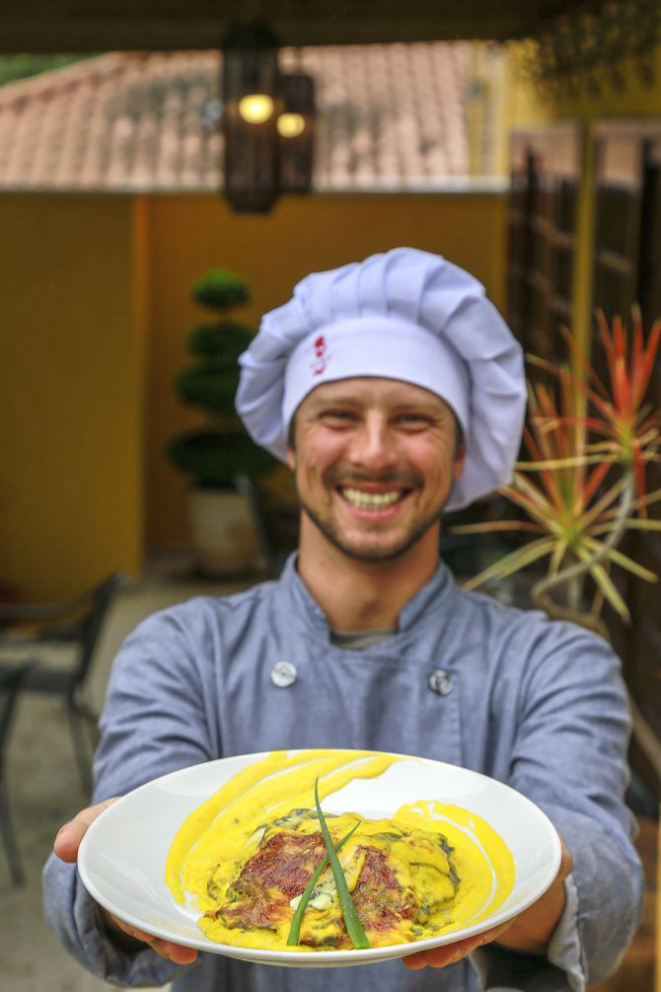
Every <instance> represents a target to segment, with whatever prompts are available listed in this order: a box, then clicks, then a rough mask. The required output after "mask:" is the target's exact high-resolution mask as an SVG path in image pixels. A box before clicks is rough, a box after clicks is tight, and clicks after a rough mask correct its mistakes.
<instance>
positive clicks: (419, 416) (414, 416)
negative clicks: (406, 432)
mask: <svg viewBox="0 0 661 992" xmlns="http://www.w3.org/2000/svg"><path fill="white" fill-rule="evenodd" d="M397 420H398V423H400V424H403V425H404V426H405V427H406V426H410V427H425V426H427V425H428V424H430V423H431V421H430V419H429V417H426V416H425V415H424V414H423V413H402V414H401V415H400V416H399V417H398V418H397Z"/></svg>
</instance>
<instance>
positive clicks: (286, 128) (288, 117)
mask: <svg viewBox="0 0 661 992" xmlns="http://www.w3.org/2000/svg"><path fill="white" fill-rule="evenodd" d="M304 130H305V118H304V117H303V115H302V114H280V116H279V117H278V132H279V133H280V134H281V135H282V137H283V138H298V136H299V134H301V133H302V132H303V131H304Z"/></svg>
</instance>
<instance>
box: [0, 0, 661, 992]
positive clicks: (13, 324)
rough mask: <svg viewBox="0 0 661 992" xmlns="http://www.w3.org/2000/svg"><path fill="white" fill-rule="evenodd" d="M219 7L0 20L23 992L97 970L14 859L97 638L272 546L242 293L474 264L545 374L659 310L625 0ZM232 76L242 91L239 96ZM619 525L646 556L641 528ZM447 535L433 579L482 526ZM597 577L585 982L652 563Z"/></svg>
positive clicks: (0, 561)
mask: <svg viewBox="0 0 661 992" xmlns="http://www.w3.org/2000/svg"><path fill="white" fill-rule="evenodd" d="M242 7H243V8H245V9H244V10H242V11H241V12H237V11H236V10H235V9H233V7H232V6H231V5H229V4H225V3H223V2H218V3H216V4H210V3H208V2H207V0H186V2H184V0H181V2H178V0H177V2H175V0H168V2H165V0H163V2H161V0H132V2H131V4H130V5H129V4H127V3H125V2H124V0H108V2H105V3H92V2H91V0H83V2H81V3H78V4H77V5H75V9H74V8H72V5H71V4H70V3H68V2H66V0H20V2H19V0H5V2H4V4H3V6H2V10H1V11H0V320H1V326H0V369H1V370H2V389H0V452H2V457H1V459H0V606H1V607H4V609H5V612H4V614H3V613H2V611H1V610H0V624H1V623H4V624H8V623H9V622H10V621H11V622H12V623H13V622H15V621H16V619H17V618H18V619H20V620H22V621H24V622H25V623H26V624H27V627H25V624H24V630H23V633H22V635H21V636H22V637H23V639H24V644H23V651H22V656H25V657H32V655H33V653H34V650H33V643H32V641H33V640H34V637H35V636H39V637H41V639H42V641H43V642H45V641H49V643H48V644H45V643H42V647H43V648H44V649H45V651H46V656H47V660H46V662H45V663H46V664H50V666H51V669H50V670H51V672H53V671H55V670H56V669H57V670H61V669H63V668H66V667H67V666H69V673H71V671H72V670H73V669H76V671H77V673H78V674H77V677H76V683H75V686H74V688H72V682H71V679H70V678H69V680H68V681H66V680H65V682H62V681H61V680H60V681H59V682H58V680H57V678H55V676H54V675H52V676H51V679H50V682H49V680H48V678H46V679H43V678H42V682H41V684H40V685H39V684H38V682H39V680H38V678H37V677H36V675H35V674H34V673H33V675H32V679H33V681H32V684H30V679H29V677H27V676H26V679H25V680H24V682H23V689H27V690H29V689H30V688H32V689H33V690H35V691H33V692H30V691H20V687H19V688H18V689H17V690H16V693H17V694H16V695H15V697H14V703H15V709H14V714H13V723H12V734H11V738H10V737H9V736H7V737H6V739H5V744H4V747H5V750H6V762H5V767H6V770H7V775H6V783H5V784H6V786H7V794H8V796H9V798H10V800H11V816H12V819H13V822H14V827H15V834H16V847H17V853H16V857H18V858H19V859H20V861H21V868H22V872H23V875H24V877H25V878H26V883H24V884H23V886H22V887H21V886H20V885H13V884H12V874H11V871H10V862H11V860H12V859H11V857H8V859H7V863H6V864H5V860H4V859H3V857H2V853H3V852H0V915H1V918H2V921H3V926H2V927H0V933H2V936H0V944H2V945H3V947H2V951H1V953H2V957H3V961H5V960H6V961H8V962H10V965H9V966H8V967H9V970H8V972H7V974H8V975H9V977H10V979H11V981H12V987H14V988H17V989H21V990H26V992H27V990H31V989H32V988H35V989H36V988H41V987H43V984H44V983H45V981H48V986H49V988H51V989H57V990H65V989H67V990H68V989H71V990H86V989H87V988H88V987H89V988H97V987H101V986H100V985H99V983H95V982H92V980H88V979H86V978H84V976H83V975H82V973H81V972H80V971H79V969H78V968H77V966H76V965H74V964H73V962H68V961H67V960H66V958H65V956H64V954H63V952H60V951H59V949H58V948H57V947H56V946H55V944H54V943H53V942H52V941H51V940H50V937H49V936H48V935H47V933H46V931H45V930H44V928H43V925H42V924H41V923H40V922H37V921H38V920H39V919H40V913H41V911H40V902H39V892H38V888H39V867H40V864H41V862H42V861H43V859H44V857H45V856H46V853H47V851H48V850H49V848H50V844H51V842H52V836H53V834H54V831H55V829H56V828H57V826H59V824H60V822H61V821H63V820H64V819H66V818H67V817H68V816H70V815H71V814H72V813H74V812H75V811H76V810H77V809H78V808H79V807H80V806H81V805H84V804H85V801H86V788H87V780H86V777H85V774H84V764H85V760H87V759H86V758H85V754H86V753H87V752H86V751H85V749H86V748H88V749H89V744H90V741H88V740H87V737H85V735H87V734H88V731H91V732H92V733H91V737H92V738H93V721H94V717H95V716H96V715H97V714H98V711H99V709H100V707H101V705H102V701H103V693H104V690H105V684H106V681H107V677H108V671H109V667H110V664H111V661H112V657H113V655H114V653H115V652H116V650H117V648H118V646H119V644H120V643H121V641H122V639H123V637H124V636H125V635H126V633H128V631H129V630H130V629H131V628H132V627H133V626H134V625H135V624H136V623H137V622H138V621H139V620H140V619H142V617H143V616H145V615H147V614H148V613H149V612H152V611H153V610H155V609H158V608H160V607H161V606H165V605H168V604H169V603H170V602H176V601H178V600H180V599H182V598H185V597H186V596H188V595H192V594H195V593H198V592H200V591H211V592H219V593H223V592H226V591H230V590H234V589H238V588H244V587H246V586H247V585H249V584H251V583H252V582H254V581H258V580H262V579H263V578H264V577H269V576H274V575H276V574H277V572H278V569H279V567H280V566H281V564H282V561H283V559H284V557H285V555H286V554H287V552H288V551H290V550H291V549H292V548H293V547H294V546H295V543H296V502H295V494H294V492H293V488H292V484H291V479H290V478H289V477H288V474H287V472H286V471H285V470H284V469H282V468H277V467H275V466H274V465H271V464H269V465H259V466H258V465H256V464H255V462H254V458H255V455H254V452H253V453H251V452H250V450H249V445H248V449H246V439H245V437H242V436H241V430H240V425H238V424H237V422H236V418H235V417H234V415H233V413H232V409H231V395H232V392H233V387H234V384H235V381H236V371H237V368H236V356H237V354H238V353H239V352H240V351H241V350H242V348H243V346H244V345H245V341H246V335H247V340H249V337H250V335H251V334H252V333H254V331H255V330H256V328H257V326H258V324H259V319H260V316H261V314H263V313H264V312H266V311H268V310H270V309H272V308H273V307H276V306H278V305H279V304H281V303H284V302H286V300H287V299H288V298H289V296H290V293H291V289H292V287H293V286H294V284H295V283H296V282H297V281H298V280H299V279H301V278H303V277H304V276H305V275H306V274H308V273H309V272H311V271H314V270H322V269H328V268H332V267H334V266H339V265H343V264H345V263H348V262H351V261H356V260H360V259H362V258H364V257H365V256H367V255H369V254H371V253H374V252H379V251H386V250H388V249H390V248H393V247H397V246H400V245H409V246H415V247H417V248H421V249H425V250H428V251H431V252H436V253H438V254H440V255H443V256H445V257H446V258H448V259H449V260H450V261H452V262H454V263H456V264H458V265H460V266H462V267H465V268H466V269H468V270H469V271H470V272H471V273H473V274H474V275H475V276H476V277H477V278H478V279H479V280H480V281H481V282H482V283H483V284H484V286H485V287H486V290H487V294H488V295H489V297H490V298H491V299H492V300H493V302H494V303H495V304H496V306H497V307H498V308H499V309H500V311H501V312H502V313H503V315H504V316H505V317H506V319H507V320H508V322H509V324H510V326H511V327H512V330H513V331H514V333H515V334H516V335H517V337H518V338H519V339H520V341H521V342H522V344H523V346H524V348H525V349H526V351H531V352H534V353H535V354H537V355H539V356H541V357H543V358H545V359H546V360H548V361H549V362H551V363H555V364H559V363H561V362H563V361H565V360H566V358H567V346H566V343H565V341H564V339H563V336H562V331H561V329H562V327H569V328H570V329H571V331H572V334H573V335H574V337H575V339H576V340H577V341H578V342H579V343H580V345H581V347H582V348H583V350H584V352H585V353H586V354H590V353H591V354H592V358H593V361H594V362H595V365H596V367H597V368H600V362H601V363H602V364H603V361H604V360H603V356H602V357H601V358H600V354H599V347H600V345H599V342H598V335H597V331H596V327H595V323H594V319H593V313H594V310H595V308H596V307H601V308H602V309H603V310H604V313H605V314H606V316H607V318H608V319H609V320H611V319H612V318H613V317H614V316H616V315H620V316H622V317H623V318H624V319H625V320H626V319H627V318H628V317H629V316H630V314H631V307H632V305H634V304H636V305H638V307H639V308H640V310H641V312H642V318H643V324H644V326H645V327H646V328H649V327H651V325H652V323H653V321H654V320H655V319H657V318H658V317H661V10H660V8H659V4H658V2H657V0H608V2H599V0H574V2H566V0H562V2H560V0H536V2H535V3H527V4H506V3H499V2H491V0H464V2H462V3H460V4H458V3H451V2H450V0H436V2H433V3H432V2H429V0H407V2H406V3H403V2H391V3H388V4H386V5H383V4H378V5H377V4H370V3H368V2H364V0H360V2H357V0H356V2H353V3H351V4H342V3H339V2H337V0H306V2H305V3H302V2H297V0H264V2H262V3H254V4H244V5H242ZM251 86H252V90H253V91H254V92H252V93H251ZM255 93H257V94H258V95H260V96H261V97H264V98H265V99H266V100H267V102H266V104H264V103H262V104H260V103H259V101H257V102H255V101H253V103H252V104H250V105H248V104H245V103H244V104H242V102H241V101H242V97H244V96H246V95H253V96H254V95H255ZM268 100H270V101H271V103H270V105H269V103H268ZM276 120H277V121H278V122H279V124H277V125H276ZM219 396H221V397H224V400H223V401H222V402H219V401H218V397H219ZM228 396H229V397H230V403H229V405H228V403H227V402H226V400H227V397H228ZM650 404H651V405H652V406H654V407H656V408H658V407H659V406H661V362H660V360H659V358H657V360H656V362H655V365H654V368H653V369H652V373H651V382H650ZM182 437H188V438H190V437H193V438H194V440H192V441H190V440H189V441H188V442H186V448H187V451H186V452H185V453H184V455H181V454H179V455H177V454H176V453H175V452H174V450H173V443H174V440H175V439H177V438H179V439H181V438H182ZM219 438H220V441H219ZM223 439H224V441H223ZM219 463H220V464H219ZM648 473H649V476H648V490H649V491H654V490H657V489H659V488H661V470H660V468H659V465H658V464H651V465H650V466H648ZM218 496H221V502H218V500H217V499H216V497H218ZM228 497H229V498H228ZM483 509H484V508H478V510H479V511H480V512H481V510H483ZM492 512H494V511H493V510H492ZM498 512H499V511H498V504H496V510H495V513H496V515H497V514H498ZM477 515H478V516H479V512H478V514H477ZM650 515H651V516H652V517H656V518H658V511H655V509H654V507H651V508H650ZM469 518H470V514H469ZM470 519H472V518H470ZM470 519H469V522H470ZM476 519H477V517H476ZM627 542H628V543H627V545H626V547H627V550H628V553H630V554H631V555H632V556H633V557H635V558H636V560H637V561H639V562H640V563H641V565H642V566H644V567H645V568H647V569H649V570H651V571H652V572H655V573H659V572H660V571H661V535H660V534H659V533H658V532H657V533H654V532H653V531H652V532H650V533H637V532H634V533H633V534H632V535H629V536H628V538H627ZM485 549H487V552H485ZM446 551H447V554H448V559H449V561H450V563H451V566H452V567H453V569H454V570H455V572H457V574H458V575H459V576H460V577H462V576H467V575H469V574H471V573H473V572H475V571H476V570H477V569H478V568H479V567H480V565H481V564H482V563H483V561H484V560H485V554H486V560H489V556H490V555H493V554H494V546H493V543H492V544H489V538H488V537H483V538H480V537H472V538H471V539H466V538H464V539H463V540H461V541H452V540H451V539H449V538H448V541H447V547H446ZM117 573H121V580H120V581H118V582H116V583H114V584H112V583H111V587H110V588H108V587H107V586H104V587H103V590H102V593H101V594H99V586H100V584H102V583H104V581H105V580H107V579H108V578H109V577H111V576H115V575H117ZM524 585H525V582H524ZM618 589H619V592H620V594H621V595H622V597H623V598H624V599H625V601H626V603H627V604H628V609H629V613H630V618H629V621H628V622H626V623H625V622H623V621H622V620H621V618H620V617H619V616H618V615H617V612H616V611H613V610H611V611H610V613H608V612H607V614H606V619H607V622H608V624H609V631H610V636H611V638H612V640H613V643H614V644H615V646H616V648H617V650H618V652H619V653H620V656H621V657H622V659H623V662H624V672H625V677H626V680H627V684H628V686H629V689H630V692H631V695H632V699H634V700H635V701H636V705H637V707H638V708H639V710H640V712H641V715H642V717H643V729H642V731H641V733H642V736H641V735H637V736H636V739H635V740H634V742H633V744H632V753H631V759H632V764H633V767H634V773H635V774H634V783H633V786H632V794H631V796H630V801H631V804H632V808H634V810H635V812H636V815H637V816H638V817H639V822H640V825H641V833H640V841H639V843H640V845H641V851H642V852H643V854H644V857H645V863H646V870H647V876H648V894H647V904H646V906H647V908H646V915H645V920H644V923H643V927H642V929H641V933H640V935H639V937H638V938H637V942H636V944H635V946H634V947H633V948H632V951H631V952H630V954H629V955H628V958H627V961H626V962H625V963H624V964H623V967H622V969H621V972H620V973H618V976H616V977H615V978H614V979H613V980H612V981H611V983H610V984H608V985H605V986H604V987H603V988H604V989H606V988H608V990H609V992H617V990H619V989H624V988H625V985H626V987H627V989H628V990H629V992H632V990H640V992H651V990H652V989H653V988H654V987H655V985H654V982H655V970H654V969H655V953H654V944H655V919H656V917H657V916H658V910H656V909H655V906H656V902H657V896H656V891H657V890H656V877H655V873H656V865H657V858H656V850H657V822H658V805H659V798H660V796H661V781H660V779H659V774H660V769H661V763H660V759H659V737H660V736H661V610H659V592H658V586H655V585H654V584H653V583H649V582H644V581H642V579H641V578H639V577H636V576H635V575H632V574H625V575H624V577H623V578H620V579H619V580H618ZM497 592H498V590H497ZM500 594H501V595H502V596H503V598H507V597H509V598H510V600H511V601H512V600H513V601H518V600H519V599H520V598H521V595H525V589H524V590H523V593H522V589H521V587H520V586H517V587H516V588H513V587H511V586H510V587H508V588H507V589H504V590H500ZM35 604H50V605H49V607H48V609H44V608H42V611H41V614H40V613H39V611H38V610H37V611H36V612H35V611H34V605H35ZM62 604H64V605H62ZM92 607H94V608H95V609H96V613H94V614H93V616H94V620H93V621H89V619H88V620H86V621H85V624H84V625H83V627H84V629H83V628H82V627H81V626H80V624H78V626H76V623H78V621H79V620H80V618H81V617H83V616H84V617H87V618H89V616H90V615H91V614H90V613H89V610H90V609H91V608H92ZM23 608H24V609H23ZM21 609H23V613H22V615H21ZM49 610H50V612H49ZM31 611H32V612H31ZM86 611H87V612H86ZM69 614H70V615H71V616H72V617H73V618H74V619H73V621H70V620H67V616H68V615H69ZM65 620H67V622H66V623H64V627H63V628H62V627H61V626H59V625H60V622H61V621H62V622H64V621H65ZM44 623H45V624H46V626H45V628H44ZM44 630H46V634H45V635H44ZM26 631H27V632H26ZM49 631H50V634H51V635H53V636H50V637H49V636H48V632H49ZM7 650H8V651H9V654H10V655H11V657H12V659H14V660H15V659H16V657H18V655H20V654H21V652H20V651H19V652H18V655H17V653H16V645H15V644H14V645H13V646H12V645H9V647H8V648H7ZM49 652H50V655H49ZM81 653H82V654H83V655H85V666H84V670H82V671H81V670H79V667H80V666H79V663H80V658H81ZM41 663H42V664H43V662H41ZM77 665H78V666H79V667H78V668H76V666H77ZM0 671H1V669H0ZM74 690H75V700H74V699H73V695H72V694H73V692H74ZM76 721H78V722H76ZM7 726H9V723H8V724H7ZM74 727H75V728H76V729H73V728H74ZM70 732H73V740H70V739H69V734H70ZM74 744H75V749H74ZM76 762H77V763H78V765H80V769H79V768H78V767H77V763H76ZM0 781H1V780H0ZM37 825H38V827H37ZM10 847H11V844H10ZM14 868H15V865H14ZM14 875H16V871H15V870H14ZM14 881H16V879H14ZM35 936H37V937H38V939H37V941H36V943H37V944H38V945H39V948H41V949H43V950H40V951H38V952H35V953H34V954H33V953H32V951H30V953H29V954H28V953H27V951H26V947H25V943H22V940H23V938H27V939H28V940H29V942H31V943H34V941H35ZM657 941H658V937H657ZM4 945H6V947H5V946H4ZM657 946H658V944H657ZM656 957H657V958H658V954H657V956H656ZM58 969H61V972H60V971H58ZM656 982H657V984H656V989H657V992H661V977H659V975H657V977H656ZM86 983H87V984H86ZM8 987H9V986H8Z"/></svg>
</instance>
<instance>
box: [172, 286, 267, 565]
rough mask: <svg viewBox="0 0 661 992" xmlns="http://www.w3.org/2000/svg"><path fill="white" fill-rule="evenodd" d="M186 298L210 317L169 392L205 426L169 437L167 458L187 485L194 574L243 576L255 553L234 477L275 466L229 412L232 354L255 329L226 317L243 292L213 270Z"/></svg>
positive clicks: (235, 375)
mask: <svg viewBox="0 0 661 992" xmlns="http://www.w3.org/2000/svg"><path fill="white" fill-rule="evenodd" d="M191 295H192V298H193V299H194V300H195V302H196V303H198V304H199V305H200V306H201V307H204V308H205V309H207V310H209V311H212V312H213V313H215V314H216V315H217V316H216V319H215V320H212V321H209V322H206V323H203V324H199V325H197V326H196V327H194V328H193V329H192V331H191V332H190V335H189V338H188V349H189V351H190V352H191V354H192V355H193V356H194V359H195V360H194V362H192V363H190V364H189V365H186V366H184V367H183V368H181V369H180V370H179V371H178V372H177V374H176V375H175V378H174V387H175V389H176V391H177V393H178V394H179V396H180V397H181V399H182V400H183V401H184V403H187V404H189V405H191V406H195V407H198V408H199V409H201V410H203V411H204V413H205V415H206V418H207V424H206V425H205V426H203V427H201V428H198V429H195V430H190V431H187V432H186V433H184V434H181V435H179V436H177V437H175V438H173V439H172V440H171V441H170V442H169V444H168V446H167V449H166V453H167V456H168V458H169V460H170V461H171V463H172V464H173V465H174V466H175V468H177V469H179V470H180V471H182V472H185V473H187V474H188V475H189V476H191V478H192V480H193V484H192V487H191V489H190V491H189V497H188V501H189V511H190V521H191V537H192V543H193V548H194V551H195V555H196V568H197V570H198V571H200V572H201V573H203V574H205V575H222V574H225V573H231V572H244V571H250V570H253V569H254V568H255V566H256V564H257V562H258V559H259V553H260V551H259V546H258V535H257V530H256V526H255V521H254V517H253V514H252V512H251V509H250V505H249V501H248V500H247V499H246V496H245V495H244V493H242V492H240V491H239V488H240V480H241V478H242V477H248V478H250V479H252V478H254V477H259V476H260V475H261V474H264V473H266V472H268V471H270V470H271V469H272V468H273V466H274V465H275V459H274V458H273V457H272V456H271V455H270V454H268V452H266V451H264V450H263V449H262V448H260V447H259V446H258V445H256V444H254V443H253V441H252V440H251V439H250V437H249V436H248V434H247V432H246V431H245V429H244V427H243V424H242V423H241V420H240V418H239V416H238V414H237V413H236V411H235V409H234V396H235V394H236V390H237V387H238V383H239V365H238V357H239V355H240V354H241V352H243V351H245V349H246V348H247V347H248V345H249V344H250V342H251V340H252V338H253V334H254V330H253V328H252V327H250V326H249V325H247V324H244V323H242V322H240V321H237V320H235V319H233V318H232V319H230V318H229V317H228V316H227V315H228V313H229V312H230V310H233V309H234V308H236V307H239V306H242V305H244V304H246V303H248V302H249V301H250V298H251V294H250V288H249V286H248V284H247V283H246V282H245V280H243V279H241V278H240V277H239V276H237V275H235V274H234V273H233V272H230V271H229V270H227V269H219V268H216V269H212V270H211V271H210V272H207V273H206V274H205V275H203V276H202V278H201V279H199V281H198V282H196V283H195V285H194V286H193V288H192V293H191ZM237 484H238V485H239V488H237Z"/></svg>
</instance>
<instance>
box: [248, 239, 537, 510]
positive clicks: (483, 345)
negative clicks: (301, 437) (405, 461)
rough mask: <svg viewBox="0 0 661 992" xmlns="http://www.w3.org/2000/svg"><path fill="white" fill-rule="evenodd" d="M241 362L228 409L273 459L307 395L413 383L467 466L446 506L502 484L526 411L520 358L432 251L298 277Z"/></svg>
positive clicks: (480, 300)
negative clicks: (450, 428) (442, 418)
mask: <svg viewBox="0 0 661 992" xmlns="http://www.w3.org/2000/svg"><path fill="white" fill-rule="evenodd" d="M239 363H240V365H241V379H240V383H239V389H238V392H237V395H236V408H237V411H238V413H239V415H240V416H241V418H242V420H243V422H244V424H245V426H246V428H247V430H248V432H249V433H250V435H251V437H252V438H253V440H254V441H256V442H257V443H258V444H260V445H262V446H263V447H265V448H268V450H269V451H271V452H272V453H273V454H274V455H276V456H277V457H278V458H280V459H281V460H282V461H285V460H286V456H287V436H288V430H289V424H290V422H291V419H292V417H293V415H294V413H295V412H296V409H297V407H298V405H299V404H300V403H301V401H302V400H303V399H304V398H305V397H306V396H307V394H308V393H309V392H311V391H312V390H313V389H314V388H315V387H316V386H319V385H320V384H321V383H324V382H333V381H336V380H338V379H346V378H351V377H354V376H379V377H385V378H389V379H400V380H402V381H404V382H411V383H413V384H414V385H416V386H423V387H424V388H425V389H429V390H431V392H433V393H436V394H437V395H438V396H440V397H441V398H442V399H444V400H445V401H446V402H447V403H448V404H449V405H450V407H452V409H453V410H454V412H455V414H456V416H457V418H458V420H459V423H460V424H461V427H462V430H463V434H464V441H465V445H466V460H465V464H464V471H463V474H462V476H461V478H460V479H458V480H457V481H456V482H455V484H454V486H453V488H452V490H451V492H450V498H449V500H448V503H447V505H446V509H451V510H453V509H459V508H460V507H462V506H467V505H468V504H469V503H472V502H473V500H476V499H478V498H479V497H480V496H484V495H486V494H487V493H489V492H491V491H492V490H494V489H497V488H498V487H499V486H501V485H504V484H505V483H506V482H508V481H509V479H510V477H511V473H512V468H513V465H514V461H515V459H516V457H517V454H518V450H519V444H520V441H521V430H522V426H523V418H524V413H525V397H526V387H525V377H524V372H523V354H522V351H521V348H520V347H519V345H518V344H517V342H516V340H515V339H514V337H513V336H512V334H511V332H510V330H509V328H508V327H507V325H506V324H505V322H504V320H503V319H502V318H501V317H500V315H499V314H498V311H497V310H496V308H495V307H494V306H493V305H492V304H491V303H490V302H489V301H488V300H487V299H486V296H485V291H484V287H483V286H482V285H481V284H480V283H479V282H478V281H477V280H476V279H474V278H473V276H471V275H469V274H468V273H467V272H465V271H464V270H463V269H460V268H458V266H456V265H452V264H451V263H450V262H446V261H445V259H443V258H440V257H439V256H438V255H432V254H430V253H429V252H425V251H419V250H417V249H415V248H396V249H394V250H392V251H389V252H386V253H385V254H380V255H372V256H371V257H370V258H367V259H365V261H364V262H359V263H358V262H356V263H352V264H351V265H345V266H342V267H341V268H339V269H333V270H331V271H329V272H318V273H314V274H312V275H309V276H307V277H306V278H305V279H303V280H302V281H301V282H299V283H298V285H297V286H296V288H295V289H294V296H293V299H291V300H290V301H289V303H285V304H284V306H281V307H278V308H277V309H276V310H272V311H271V312H270V313H267V314H266V315H265V316H264V318H263V319H262V322H261V325H260V328H259V333H258V334H257V336H256V337H255V339H254V340H253V341H252V343H251V344H250V347H249V348H248V350H247V351H245V352H244V353H243V354H242V355H241V357H240V358H239Z"/></svg>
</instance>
